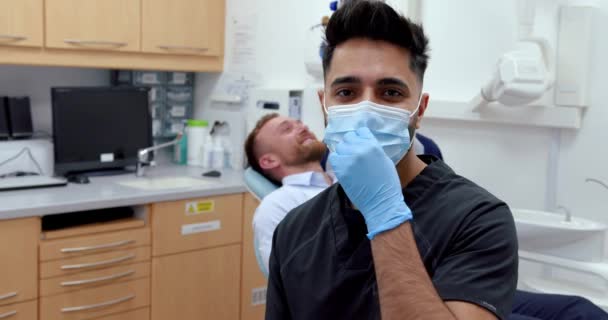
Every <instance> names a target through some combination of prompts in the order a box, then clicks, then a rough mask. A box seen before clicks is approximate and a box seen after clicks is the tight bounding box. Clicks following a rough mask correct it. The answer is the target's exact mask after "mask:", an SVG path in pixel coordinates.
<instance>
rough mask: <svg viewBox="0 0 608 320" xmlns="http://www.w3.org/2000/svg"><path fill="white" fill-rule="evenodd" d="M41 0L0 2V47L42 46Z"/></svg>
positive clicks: (1, 0) (2, 0) (7, 0)
mask: <svg viewBox="0 0 608 320" xmlns="http://www.w3.org/2000/svg"><path fill="white" fill-rule="evenodd" d="M42 1H43V0H18V1H15V0H0V45H4V46H6V45H9V46H36V47H40V46H42V21H43V19H42V7H43V4H42Z"/></svg>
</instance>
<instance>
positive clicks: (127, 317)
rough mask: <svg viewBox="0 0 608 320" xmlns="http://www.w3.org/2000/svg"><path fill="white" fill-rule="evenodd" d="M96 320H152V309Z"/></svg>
mask: <svg viewBox="0 0 608 320" xmlns="http://www.w3.org/2000/svg"><path fill="white" fill-rule="evenodd" d="M95 320H150V308H143V309H138V310H133V311H129V312H123V313H119V314H114V315H111V316H107V317H103V318H98V319H95Z"/></svg>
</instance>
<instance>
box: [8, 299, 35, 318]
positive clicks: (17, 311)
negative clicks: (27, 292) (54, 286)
mask: <svg viewBox="0 0 608 320" xmlns="http://www.w3.org/2000/svg"><path fill="white" fill-rule="evenodd" d="M0 319H6V320H38V301H37V300H34V301H29V302H22V303H15V304H9V305H6V306H0Z"/></svg>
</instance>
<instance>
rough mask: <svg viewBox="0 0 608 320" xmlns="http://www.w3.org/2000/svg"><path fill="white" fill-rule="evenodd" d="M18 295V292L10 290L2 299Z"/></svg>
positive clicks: (0, 298) (0, 297)
mask: <svg viewBox="0 0 608 320" xmlns="http://www.w3.org/2000/svg"><path fill="white" fill-rule="evenodd" d="M16 296H17V292H9V293H7V294H4V295H1V296H0V300H6V299H10V298H13V297H16Z"/></svg>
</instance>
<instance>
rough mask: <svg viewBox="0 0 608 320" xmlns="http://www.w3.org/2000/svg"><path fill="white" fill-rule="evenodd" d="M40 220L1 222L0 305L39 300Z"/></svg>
mask: <svg viewBox="0 0 608 320" xmlns="http://www.w3.org/2000/svg"><path fill="white" fill-rule="evenodd" d="M39 237H40V220H39V219H38V218H30V219H19V220H6V221H0V244H1V245H0V263H1V264H2V268H1V269H0V270H1V272H0V305H4V304H9V303H13V302H18V301H26V300H31V299H36V297H37V296H38V238H39Z"/></svg>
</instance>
